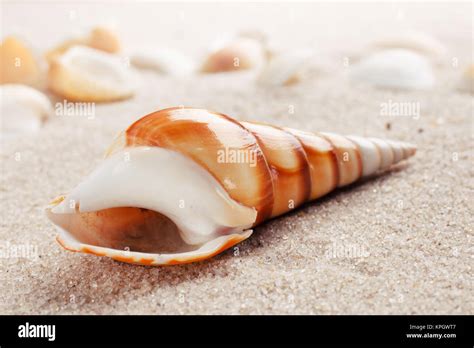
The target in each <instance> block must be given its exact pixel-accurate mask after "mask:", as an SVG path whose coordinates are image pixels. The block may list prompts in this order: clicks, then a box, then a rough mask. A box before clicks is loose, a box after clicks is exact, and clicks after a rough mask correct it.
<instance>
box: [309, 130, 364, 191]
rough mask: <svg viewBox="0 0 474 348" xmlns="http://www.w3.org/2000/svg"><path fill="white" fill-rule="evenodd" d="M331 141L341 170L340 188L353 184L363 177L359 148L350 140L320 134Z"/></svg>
mask: <svg viewBox="0 0 474 348" xmlns="http://www.w3.org/2000/svg"><path fill="white" fill-rule="evenodd" d="M318 135H320V136H322V137H323V138H324V139H326V140H327V141H329V142H330V143H331V144H332V146H333V148H334V153H335V155H336V163H337V166H338V168H339V182H338V186H339V187H341V186H345V185H349V184H352V183H353V182H354V181H356V180H357V179H359V178H360V177H361V176H362V159H361V157H360V153H359V148H358V147H357V146H356V145H355V144H354V143H353V142H352V141H350V140H349V139H347V138H346V137H343V136H341V135H338V134H333V133H318Z"/></svg>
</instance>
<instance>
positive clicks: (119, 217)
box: [47, 108, 416, 265]
mask: <svg viewBox="0 0 474 348" xmlns="http://www.w3.org/2000/svg"><path fill="white" fill-rule="evenodd" d="M415 150H416V149H415V146H414V145H411V144H408V143H402V142H394V141H387V140H381V139H376V138H362V137H357V136H347V137H346V136H341V135H337V134H332V133H317V134H316V133H309V132H303V131H299V130H295V129H290V128H281V127H277V126H273V125H268V124H262V123H255V122H239V121H236V120H234V119H232V118H230V117H228V116H226V115H223V114H219V113H215V112H211V111H207V110H204V109H195V108H170V109H165V110H161V111H157V112H154V113H152V114H149V115H147V116H145V117H143V118H141V119H139V120H138V121H136V122H135V123H133V124H132V125H131V126H130V127H129V128H128V129H127V130H126V131H124V132H123V133H122V134H121V135H120V136H119V137H118V138H117V139H116V141H115V142H114V143H113V144H112V146H111V147H110V148H109V150H108V151H107V154H106V159H105V160H104V162H103V163H102V164H101V165H100V166H99V167H98V168H97V169H96V170H95V171H94V172H93V173H92V174H91V175H90V176H89V177H88V178H86V179H85V181H83V182H82V183H81V184H79V185H78V186H77V187H76V188H75V189H74V190H72V191H71V192H70V193H69V194H67V195H64V196H60V197H58V198H57V199H56V200H55V201H54V202H52V204H51V206H50V207H49V208H48V210H47V213H48V216H49V217H50V219H51V220H52V221H53V222H54V223H55V224H56V225H57V226H58V227H59V230H60V235H59V236H58V241H59V243H60V244H61V245H63V246H64V247H65V248H66V249H69V250H73V251H82V252H86V253H92V254H95V255H101V256H109V257H112V258H114V259H116V260H120V261H125V262H130V263H138V264H146V265H162V264H179V263H187V262H194V261H199V260H203V259H207V258H209V257H212V256H214V255H216V254H218V253H220V252H222V251H223V250H225V249H227V248H229V247H231V246H233V245H235V244H237V243H239V242H241V241H242V240H244V239H246V238H248V237H249V236H250V235H251V234H252V230H251V228H252V227H253V226H256V225H258V224H259V223H261V222H263V221H265V220H268V219H271V218H274V217H276V216H279V215H281V214H284V213H286V212H288V211H290V210H292V209H294V208H296V207H298V206H300V205H301V204H303V203H305V202H307V201H310V200H314V199H316V198H318V197H321V196H323V195H325V194H327V193H328V192H330V191H332V190H334V189H336V188H337V187H341V186H346V185H349V184H351V183H353V182H355V181H356V180H358V179H360V178H362V177H367V176H370V175H372V174H374V173H376V172H378V171H380V170H384V169H387V168H389V167H390V166H391V165H393V164H395V163H398V162H400V161H401V160H403V159H406V158H408V157H410V156H412V155H413V154H414V153H415Z"/></svg>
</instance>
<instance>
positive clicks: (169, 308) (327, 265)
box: [0, 3, 474, 314]
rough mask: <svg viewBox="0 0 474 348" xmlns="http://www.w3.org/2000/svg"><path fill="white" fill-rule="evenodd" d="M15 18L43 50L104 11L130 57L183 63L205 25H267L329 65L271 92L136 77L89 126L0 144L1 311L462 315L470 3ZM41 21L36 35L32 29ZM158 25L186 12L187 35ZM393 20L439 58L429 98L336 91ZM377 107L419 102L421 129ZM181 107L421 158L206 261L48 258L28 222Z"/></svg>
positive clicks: (57, 128)
mask: <svg viewBox="0 0 474 348" xmlns="http://www.w3.org/2000/svg"><path fill="white" fill-rule="evenodd" d="M25 6H26V5H14V4H10V3H7V4H3V3H2V7H3V13H4V18H3V19H4V23H3V27H2V29H3V32H4V34H7V33H10V32H14V31H15V30H19V31H21V32H22V34H23V35H25V36H26V37H28V38H29V39H30V40H31V41H32V42H34V43H35V44H36V46H38V47H43V49H44V48H45V47H48V45H51V44H52V43H53V42H54V41H57V40H59V39H60V38H61V37H63V36H65V35H66V34H67V33H68V31H69V32H71V31H73V29H76V28H77V27H79V26H85V27H86V26H87V25H90V24H92V23H97V22H100V20H101V19H102V17H106V19H108V18H109V17H110V18H113V19H114V20H115V21H116V22H117V23H118V24H120V26H119V28H120V32H121V33H122V36H123V37H124V41H125V43H128V44H129V45H130V47H131V46H132V45H133V44H136V45H137V46H138V44H139V43H141V42H142V43H143V44H144V45H146V44H147V43H149V42H150V40H152V39H154V38H156V41H153V42H162V43H163V44H168V45H173V44H174V47H175V48H179V49H182V50H184V51H186V52H187V53H189V54H195V55H196V57H199V54H201V55H202V54H204V47H206V46H207V44H208V43H209V42H210V41H211V40H212V39H214V38H215V36H216V32H217V30H216V28H226V29H227V30H228V31H230V32H231V31H232V30H237V29H242V28H245V26H247V27H248V26H250V27H251V28H255V27H256V28H259V27H262V28H264V29H266V30H267V32H268V33H269V34H270V36H271V37H272V38H273V39H275V41H276V42H277V43H279V44H280V45H281V46H282V47H285V45H287V46H286V47H296V45H306V44H310V43H312V44H314V45H315V46H317V47H318V49H320V51H321V52H322V55H321V57H326V58H328V60H329V61H330V62H331V63H332V68H328V70H327V71H326V72H325V73H322V74H320V75H318V76H316V77H314V78H311V79H309V80H308V81H305V82H304V83H302V84H300V85H297V86H294V87H291V88H278V89H274V90H265V89H262V88H260V87H258V86H257V85H256V84H255V83H254V78H255V75H254V74H253V73H237V74H223V75H218V76H195V77H192V78H189V79H185V80H180V79H176V78H171V77H163V76H159V75H155V74H153V73H140V74H139V75H138V76H139V83H140V88H139V91H138V93H137V95H136V97H135V98H133V99H130V100H128V101H124V102H120V103H113V104H103V105H97V106H96V109H95V117H94V118H93V119H88V118H87V117H84V116H53V117H52V119H51V120H50V122H48V123H47V124H46V125H45V127H44V128H43V129H42V131H41V132H40V133H38V134H37V136H34V137H31V138H22V139H17V140H15V141H10V142H8V143H4V144H2V146H1V176H0V179H1V186H0V195H1V196H0V198H1V209H0V214H1V215H0V219H1V220H0V241H1V243H2V250H3V251H5V250H7V249H8V248H10V249H8V250H12V247H15V246H26V247H31V248H33V249H34V250H35V251H36V252H37V256H38V257H37V258H35V257H33V258H16V257H8V258H2V259H0V267H1V268H0V313H2V314H33V313H40V314H56V313H61V314H65V313H76V314H78V313H80V314H87V313H100V314H119V313H120V314H123V313H133V314H150V313H154V314H184V313H186V314H210V313H213V314H217V313H233V314H237V313H240V314H261V313H266V314H274V313H278V314H284V313H289V314H300V313H306V314H308V313H311V314H356V313H357V314H387V313H406V314H410V313H416V314H452V313H469V314H473V313H474V307H473V303H474V302H473V301H472V298H473V289H472V280H473V279H472V265H473V258H472V255H473V247H472V246H473V241H472V236H473V226H474V221H473V215H474V214H473V210H474V209H473V187H474V183H473V167H472V163H473V162H472V130H473V128H472V127H473V124H472V122H473V119H472V115H473V97H472V95H469V94H464V93H460V92H458V91H457V90H456V88H455V86H456V84H457V80H458V78H459V76H460V74H461V71H462V68H463V67H464V66H465V65H466V64H468V63H469V62H470V61H471V60H472V42H471V37H472V18H471V17H470V13H471V11H472V8H471V7H470V6H472V5H470V4H461V5H456V4H453V3H449V4H436V5H433V6H431V5H426V4H420V5H413V6H412V5H404V6H405V7H404V8H399V7H396V6H395V5H389V4H387V5H383V6H381V5H379V6H376V5H371V6H366V5H364V6H362V5H359V4H352V5H349V6H347V7H345V6H343V5H339V7H336V6H335V5H330V4H317V5H292V6H288V5H284V4H279V5H271V4H267V5H264V4H260V5H250V4H248V5H235V6H231V5H228V6H227V7H225V6H222V5H219V6H212V5H202V6H200V5H198V4H192V5H189V4H188V5H175V6H174V7H173V6H171V5H168V4H154V5H153V4H151V5H150V4H148V5H143V4H142V5H136V6H130V5H129V6H123V7H121V8H115V9H114V7H110V6H108V10H107V12H104V11H105V8H104V6H106V5H104V4H97V5H91V4H89V5H87V6H82V7H81V6H80V5H78V6H77V7H74V8H73V9H74V11H76V12H75V13H76V14H77V17H75V21H76V22H74V23H73V25H69V26H68V25H67V23H68V20H69V19H68V18H67V14H68V11H69V10H70V9H71V8H70V7H68V5H55V6H52V5H48V4H42V5H35V7H34V11H33V10H32V11H30V12H28V13H26V14H25V13H24V10H25ZM28 6H29V5H28ZM31 6H33V5H31ZM88 6H89V7H93V10H90V9H89V10H88V8H89V7H88ZM94 6H95V7H94ZM26 7H27V6H26ZM96 7H97V8H96ZM150 8H152V9H153V11H150ZM212 8H214V12H210V9H212ZM198 10H199V11H201V12H197V11H198ZM100 11H102V12H100ZM85 13H86V14H88V16H84V14H85ZM104 13H107V16H105V15H104ZM400 13H401V15H400ZM264 14H267V15H268V16H266V17H264V16H263V15H264ZM21 16H23V17H21ZM47 16H51V17H50V18H52V19H53V20H52V24H51V25H48V26H45V25H42V24H41V22H38V19H37V18H49V17H47ZM101 16H102V17H101ZM140 16H141V17H140ZM397 16H398V17H397ZM18 18H22V23H23V24H21V25H20V24H19V22H18V21H17V20H18ZM173 18H185V22H184V23H186V27H190V28H189V35H188V34H187V33H188V31H187V30H186V28H185V27H183V25H180V24H179V23H178V24H176V23H174V22H173ZM397 18H398V19H397ZM400 18H401V19H400ZM139 19H140V20H139ZM173 23H174V26H173ZM212 23H215V26H212ZM396 25H398V26H406V27H413V28H416V29H418V30H422V31H424V32H428V33H430V34H431V35H435V36H437V37H438V38H439V39H440V40H441V41H442V42H444V44H445V45H446V46H447V48H448V56H447V58H446V60H445V63H444V65H440V66H437V67H436V75H437V80H438V84H437V86H436V87H435V88H434V89H433V90H431V91H422V92H395V91H384V90H378V89H374V88H369V87H364V86H356V85H354V84H351V83H350V82H349V81H348V80H347V78H346V76H345V73H346V68H344V67H343V66H342V63H341V62H342V57H343V55H344V51H346V50H348V49H349V48H353V47H355V48H357V47H360V46H358V45H360V44H361V43H362V42H363V41H364V40H367V39H369V38H370V35H371V34H373V33H375V32H377V33H382V32H384V31H389V30H393V29H394V28H396ZM61 33H64V35H62V34H61ZM173 35H174V36H173ZM173 38H176V40H173ZM160 40H161V41H160ZM453 57H455V58H457V59H458V62H459V65H458V66H453V65H452V64H451V62H452V58H453ZM389 100H392V101H415V102H419V103H420V117H419V119H417V120H415V119H413V117H394V116H381V115H380V104H381V103H384V102H388V101H389ZM181 104H183V105H190V106H197V107H205V108H209V109H213V110H217V111H220V112H224V113H227V114H229V115H232V116H234V117H237V118H240V119H250V120H262V121H266V122H273V123H275V124H278V125H284V126H291V127H294V128H300V129H306V130H314V131H317V130H325V131H335V132H339V133H342V134H347V133H354V134H360V135H370V136H379V137H387V138H393V139H399V140H406V141H410V142H414V143H416V144H418V149H419V150H418V153H417V155H416V156H415V157H414V158H412V159H410V161H408V163H406V164H405V165H402V166H399V167H398V168H396V169H395V170H393V171H392V172H391V173H389V174H386V175H384V176H381V177H378V178H376V179H373V180H370V181H367V182H364V183H361V184H358V185H353V186H352V187H349V188H347V189H345V190H342V191H338V192H335V193H333V194H331V195H329V196H328V197H326V198H324V199H321V200H319V201H317V202H314V203H311V204H307V205H306V206H304V207H303V208H301V209H298V210H297V211H295V212H293V213H291V214H288V215H286V216H283V217H281V218H278V219H275V220H273V221H270V222H268V223H266V224H265V225H262V226H260V227H258V228H257V229H256V232H255V233H254V235H253V236H252V237H251V238H250V239H249V240H247V241H245V242H243V243H242V244H240V245H238V247H237V249H234V250H228V251H227V252H225V253H223V254H221V255H219V256H217V257H215V258H213V259H211V260H209V261H206V262H202V263H198V264H191V265H184V266H172V267H163V268H150V267H141V266H133V265H128V264H123V263H119V262H115V261H112V260H110V259H106V258H98V257H95V256H90V255H84V254H77V253H70V252H66V251H64V250H63V249H61V248H60V247H59V245H57V243H56V242H55V241H54V237H55V235H56V232H55V230H54V228H53V226H52V225H51V223H50V222H49V221H48V220H47V219H46V217H45V215H44V207H45V205H46V204H47V203H48V202H49V200H50V199H51V198H53V197H55V196H56V195H57V194H59V193H61V192H66V191H68V190H69V189H71V188H72V187H73V186H74V185H75V184H77V183H78V182H79V181H80V180H81V178H83V177H84V176H85V175H87V174H88V173H89V172H90V171H91V170H92V169H93V168H94V167H95V166H96V165H97V163H98V162H99V161H100V159H101V156H102V154H103V152H104V150H105V148H106V147H107V146H108V144H109V143H110V142H111V141H112V139H113V137H114V135H115V134H116V132H117V131H119V130H121V129H123V128H124V127H125V126H127V125H128V124H129V123H130V122H132V121H133V120H135V119H137V118H138V117H140V116H143V115H144V114H146V113H148V112H151V111H154V110H157V109H160V108H164V107H168V106H174V105H181ZM292 109H294V113H291V112H290V110H292ZM387 123H390V125H391V127H390V129H387ZM340 250H343V252H342V254H341V252H340ZM344 251H347V253H345V252H344Z"/></svg>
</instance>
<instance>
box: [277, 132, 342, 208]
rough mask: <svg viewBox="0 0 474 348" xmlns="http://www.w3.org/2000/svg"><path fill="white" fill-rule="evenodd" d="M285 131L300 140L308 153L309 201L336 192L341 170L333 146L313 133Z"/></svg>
mask: <svg viewBox="0 0 474 348" xmlns="http://www.w3.org/2000/svg"><path fill="white" fill-rule="evenodd" d="M284 129H285V130H286V131H287V132H289V133H291V134H293V135H294V136H295V137H296V138H297V139H298V140H299V142H300V143H301V145H302V146H303V149H304V151H305V153H306V157H307V159H308V164H309V168H310V173H311V194H310V197H309V199H310V200H313V199H316V198H318V197H321V196H324V195H325V194H327V193H329V192H330V191H332V190H334V189H335V188H336V187H337V184H338V182H339V168H338V165H337V159H336V154H335V152H334V147H333V146H332V144H331V143H330V142H329V141H327V140H326V139H324V138H323V137H320V136H317V135H315V134H313V133H309V132H304V131H300V130H297V129H292V128H284Z"/></svg>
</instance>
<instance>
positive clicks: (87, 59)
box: [58, 46, 135, 95]
mask: <svg viewBox="0 0 474 348" xmlns="http://www.w3.org/2000/svg"><path fill="white" fill-rule="evenodd" d="M58 63H59V64H61V66H62V67H63V68H64V69H67V71H68V73H69V74H70V77H71V78H72V79H73V80H75V81H81V80H82V81H83V83H84V85H85V86H86V85H88V84H93V85H95V86H96V87H95V88H97V89H102V90H104V91H107V93H112V92H113V93H114V94H117V95H130V94H133V91H134V90H135V78H134V76H133V74H132V72H131V71H130V69H129V67H128V62H127V61H126V60H125V59H124V58H122V57H120V56H117V55H114V54H110V53H106V52H103V51H100V50H96V49H94V48H90V47H87V46H74V47H71V48H70V49H69V50H67V51H66V53H64V54H63V55H61V56H60V57H59V59H58Z"/></svg>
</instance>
